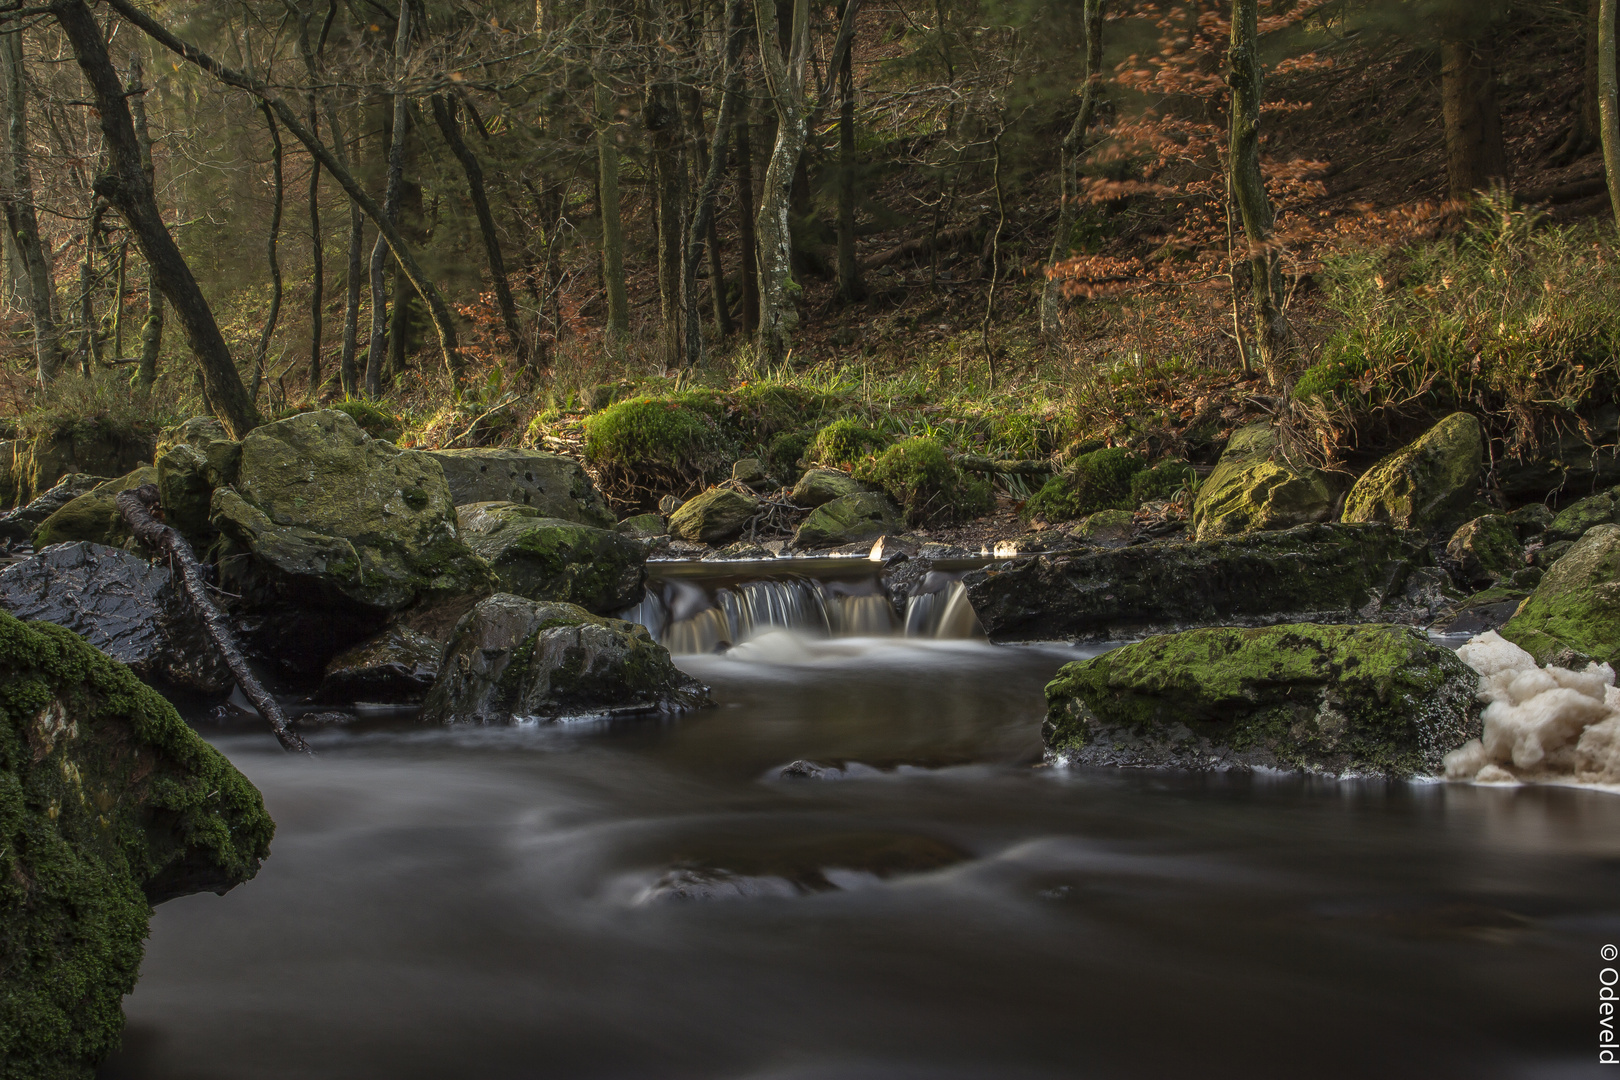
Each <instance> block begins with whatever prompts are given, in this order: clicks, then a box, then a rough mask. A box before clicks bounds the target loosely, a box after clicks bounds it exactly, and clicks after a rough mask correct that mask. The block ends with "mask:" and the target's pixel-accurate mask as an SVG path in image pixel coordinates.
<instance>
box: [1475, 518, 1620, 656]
mask: <svg viewBox="0 0 1620 1080" xmlns="http://www.w3.org/2000/svg"><path fill="white" fill-rule="evenodd" d="M1501 634H1502V637H1504V638H1506V639H1507V640H1508V641H1511V642H1513V644H1515V645H1517V646H1519V647H1520V648H1522V649H1524V650H1525V651H1526V652H1528V653H1530V655H1532V656H1534V657H1535V659H1536V662H1537V663H1538V664H1543V665H1546V664H1554V665H1557V666H1558V667H1563V668H1574V667H1580V666H1582V665H1583V664H1585V663H1586V662H1587V661H1589V660H1591V661H1596V662H1598V663H1600V664H1620V525H1598V526H1595V527H1594V528H1591V529H1588V530H1587V531H1586V535H1584V536H1582V537H1581V538H1580V539H1579V540H1578V541H1576V542H1575V545H1574V546H1573V547H1571V548H1570V549H1569V551H1568V552H1567V553H1566V554H1565V555H1564V557H1563V558H1561V559H1559V560H1558V561H1557V562H1555V563H1553V564H1552V566H1551V567H1549V568H1548V570H1547V573H1546V574H1545V576H1543V577H1542V579H1541V581H1540V583H1539V584H1537V586H1536V590H1535V592H1533V593H1531V594H1530V598H1529V599H1528V600H1526V601H1525V602H1524V604H1523V605H1522V606H1521V607H1520V608H1519V610H1518V613H1517V614H1516V615H1514V616H1513V618H1511V619H1509V620H1508V622H1507V625H1505V626H1503V627H1502V630H1501Z"/></svg>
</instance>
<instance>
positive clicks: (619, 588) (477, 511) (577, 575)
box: [456, 502, 647, 612]
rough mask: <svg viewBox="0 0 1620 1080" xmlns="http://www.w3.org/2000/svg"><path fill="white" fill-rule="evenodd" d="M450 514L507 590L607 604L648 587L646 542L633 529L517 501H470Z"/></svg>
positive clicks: (631, 599)
mask: <svg viewBox="0 0 1620 1080" xmlns="http://www.w3.org/2000/svg"><path fill="white" fill-rule="evenodd" d="M456 517H457V519H458V520H459V521H460V523H461V536H462V539H463V540H465V541H466V543H467V546H468V547H470V548H472V550H473V551H474V552H476V553H477V554H478V555H479V556H480V557H482V558H483V559H484V560H485V561H486V562H488V563H489V565H490V568H491V569H492V570H494V571H495V577H496V578H497V579H498V580H499V582H500V586H499V587H500V588H501V589H502V590H503V591H505V592H509V593H513V594H515V595H517V596H522V597H526V598H528V599H530V600H561V601H563V602H564V603H569V604H578V605H579V606H580V607H583V608H585V609H586V610H588V611H595V612H609V611H621V610H623V609H624V608H626V607H629V606H630V605H631V604H634V603H636V602H638V601H639V600H640V599H641V596H642V593H643V592H644V591H645V589H646V587H647V568H646V564H647V546H646V545H645V544H643V543H641V542H640V541H638V540H636V539H635V538H634V537H631V536H626V535H625V534H623V533H620V532H610V531H609V530H607V529H597V528H593V527H592V526H589V525H581V524H579V523H578V522H574V521H564V520H561V519H558V518H548V517H543V516H541V515H540V512H539V511H538V510H536V509H535V508H534V507H532V506H524V505H522V504H519V503H510V502H486V503H473V504H471V505H470V506H462V507H458V508H457V510H456Z"/></svg>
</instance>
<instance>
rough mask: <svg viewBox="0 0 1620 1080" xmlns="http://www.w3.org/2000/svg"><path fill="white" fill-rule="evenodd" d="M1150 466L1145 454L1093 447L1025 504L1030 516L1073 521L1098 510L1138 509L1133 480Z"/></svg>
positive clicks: (1044, 485) (1028, 516)
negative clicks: (1094, 448) (1144, 458)
mask: <svg viewBox="0 0 1620 1080" xmlns="http://www.w3.org/2000/svg"><path fill="white" fill-rule="evenodd" d="M1144 468H1146V465H1145V463H1144V462H1143V461H1142V459H1141V457H1140V456H1139V455H1137V454H1135V453H1133V452H1132V451H1130V450H1126V449H1123V448H1121V447H1111V448H1108V449H1104V450H1093V451H1091V452H1090V453H1088V454H1081V455H1080V456H1079V457H1077V458H1075V459H1074V460H1073V461H1072V462H1070V464H1069V467H1068V469H1066V470H1065V471H1064V472H1062V473H1059V474H1058V475H1056V476H1054V477H1052V478H1051V479H1050V480H1048V481H1047V482H1046V483H1045V484H1043V485H1041V490H1039V491H1037V492H1036V493H1035V495H1034V496H1033V497H1032V498H1031V499H1030V500H1029V502H1027V503H1025V504H1024V516H1025V517H1026V518H1035V517H1039V518H1044V519H1045V520H1047V521H1071V520H1073V519H1074V518H1077V517H1084V516H1085V515H1086V514H1094V513H1096V512H1097V511H1098V510H1135V509H1136V508H1137V506H1138V505H1139V503H1138V501H1137V499H1136V496H1135V495H1134V494H1133V493H1132V480H1134V479H1135V477H1136V476H1137V475H1138V474H1139V473H1141V472H1142V471H1143V469H1144Z"/></svg>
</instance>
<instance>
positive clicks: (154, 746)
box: [0, 614, 275, 1080]
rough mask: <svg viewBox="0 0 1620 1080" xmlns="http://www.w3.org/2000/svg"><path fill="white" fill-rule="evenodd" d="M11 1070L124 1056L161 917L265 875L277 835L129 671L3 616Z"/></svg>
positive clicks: (42, 628)
mask: <svg viewBox="0 0 1620 1080" xmlns="http://www.w3.org/2000/svg"><path fill="white" fill-rule="evenodd" d="M0 702H3V704H0V834H3V835H0V882H3V883H4V884H3V885H0V925H3V926H4V927H5V932H4V933H3V934H0V970H3V971H4V972H5V976H4V982H5V992H4V993H3V994H0V1047H3V1048H4V1049H3V1051H0V1068H3V1070H4V1074H5V1075H6V1076H8V1077H18V1078H19V1080H20V1078H22V1077H56V1078H68V1077H75V1078H83V1080H89V1078H90V1077H92V1076H94V1075H95V1069H96V1066H97V1065H98V1064H99V1063H100V1062H101V1060H102V1059H103V1058H105V1057H106V1056H107V1055H108V1054H110V1053H111V1052H112V1051H113V1050H115V1049H116V1048H117V1046H118V1043H119V1036H120V1032H121V1031H122V1029H123V1026H124V1017H123V1012H122V1007H121V1006H122V1000H123V996H124V995H125V994H127V993H129V992H130V991H131V990H133V989H134V986H135V978H136V975H137V973H138V970H139V968H140V962H141V953H142V945H143V942H144V941H145V939H146V933H147V923H148V920H149V918H150V916H151V905H153V904H157V903H161V902H162V901H164V900H169V899H172V898H174V897H177V896H185V895H188V894H190V893H197V892H216V893H224V892H226V891H228V890H230V889H232V888H234V887H235V886H237V885H239V884H241V883H242V882H244V881H247V880H249V879H250V878H252V877H253V876H254V874H255V873H257V872H258V869H259V864H260V862H261V861H262V860H263V859H264V858H265V857H266V856H267V855H268V854H269V850H270V838H271V835H272V833H273V832H274V830H275V825H274V823H273V822H272V821H271V820H270V817H269V815H268V814H266V813H265V810H264V804H263V800H262V799H261V798H260V797H259V793H258V791H257V790H255V789H254V787H253V785H252V784H250V783H249V782H248V781H247V779H246V778H245V777H243V776H242V774H241V773H240V772H238V771H237V770H236V768H235V767H234V766H232V765H231V763H230V762H229V761H227V760H226V759H225V757H224V755H222V754H220V753H219V752H218V751H216V750H215V749H214V748H213V747H211V746H209V745H208V744H207V743H206V742H204V741H203V740H202V739H201V738H199V737H198V736H197V734H196V733H195V732H193V731H192V730H191V729H190V728H189V727H187V726H186V724H185V722H184V721H182V720H181V719H180V717H179V715H178V714H177V713H176V712H175V710H174V707H173V706H172V705H170V704H169V703H168V702H167V701H165V700H164V699H163V698H162V697H160V696H159V695H158V694H157V693H156V692H154V691H153V690H151V689H149V688H148V687H146V686H143V685H141V683H140V682H139V681H137V680H136V678H135V676H134V675H133V674H131V673H130V671H129V669H128V668H126V667H124V666H123V665H122V664H118V663H116V662H114V661H113V660H110V659H108V658H107V657H106V656H103V655H102V654H101V653H100V652H98V651H97V650H96V649H94V648H92V647H91V646H90V645H89V644H88V643H86V642H85V641H84V640H83V639H82V638H80V637H78V636H77V635H75V634H73V633H72V632H70V631H68V630H65V629H63V628H62V627H59V626H52V625H50V624H47V623H23V622H19V621H18V620H16V619H14V618H12V617H11V616H10V615H4V614H0Z"/></svg>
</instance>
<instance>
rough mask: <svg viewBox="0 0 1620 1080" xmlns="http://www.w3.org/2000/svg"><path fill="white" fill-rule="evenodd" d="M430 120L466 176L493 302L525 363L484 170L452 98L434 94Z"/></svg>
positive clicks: (525, 349)
mask: <svg viewBox="0 0 1620 1080" xmlns="http://www.w3.org/2000/svg"><path fill="white" fill-rule="evenodd" d="M433 120H434V122H435V123H437V124H438V126H439V131H440V133H441V134H443V135H444V141H445V142H446V143H447V144H448V145H449V147H450V152H451V153H452V154H454V155H455V156H456V160H457V161H459V162H460V163H461V171H462V172H463V173H465V174H466V176H467V194H468V195H469V196H470V197H471V199H472V204H473V213H474V214H475V215H477V217H478V232H479V235H481V236H482V237H483V239H484V256H485V258H487V259H488V260H489V276H490V280H491V281H492V282H493V283H494V285H495V302H496V304H497V306H499V308H500V309H501V322H502V324H504V325H505V327H506V336H507V337H508V338H509V339H511V343H512V349H513V351H515V352H516V353H517V356H518V361H519V362H520V363H522V364H524V365H525V366H527V365H528V362H529V345H528V342H527V341H526V340H525V339H524V337H523V331H522V329H521V328H520V327H519V326H518V314H517V304H516V303H514V302H513V300H512V285H511V283H510V282H509V281H508V280H507V277H506V260H505V259H503V258H502V257H501V240H500V236H499V235H498V234H497V233H496V232H495V215H493V214H491V213H490V210H489V194H488V192H487V191H486V190H485V187H484V169H483V166H482V165H480V164H479V162H478V156H477V155H476V154H474V153H473V152H472V148H471V147H469V146H468V145H467V140H466V139H463V138H462V137H461V122H460V121H459V120H458V119H457V117H456V103H455V99H454V98H452V97H450V95H448V94H435V95H434V97H433Z"/></svg>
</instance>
